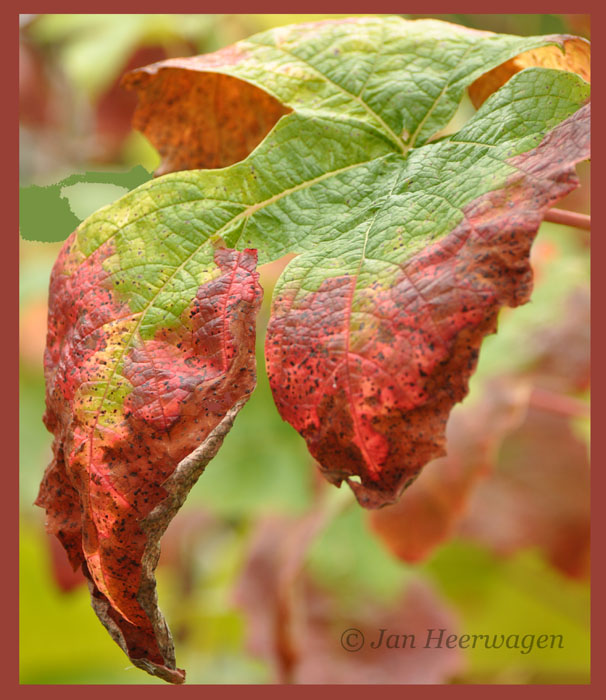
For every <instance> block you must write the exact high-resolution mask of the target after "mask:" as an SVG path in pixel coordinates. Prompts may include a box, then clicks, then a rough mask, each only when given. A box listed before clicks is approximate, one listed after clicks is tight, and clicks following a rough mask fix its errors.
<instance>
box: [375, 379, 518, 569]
mask: <svg viewBox="0 0 606 700" xmlns="http://www.w3.org/2000/svg"><path fill="white" fill-rule="evenodd" d="M528 394H529V387H528V383H527V382H518V383H516V382H513V381H511V379H510V380H509V381H507V382H502V383H497V382H494V383H493V384H492V385H491V386H490V387H489V388H488V390H487V395H486V396H485V398H484V400H483V401H480V402H475V403H472V404H468V405H465V406H462V407H461V408H460V409H458V410H456V411H454V412H453V415H452V416H451V418H450V420H449V422H448V428H447V439H448V445H449V449H448V455H447V456H446V457H442V458H441V459H437V460H434V461H433V462H430V464H428V465H427V467H426V468H425V469H424V470H423V471H422V472H421V474H420V475H419V477H418V479H417V480H416V481H415V483H414V485H413V486H411V487H410V488H409V489H408V490H407V491H405V492H404V494H403V495H402V497H401V498H400V500H399V502H398V503H396V504H395V505H393V506H387V507H385V508H382V509H380V510H377V511H373V512H372V513H371V514H370V516H369V520H370V525H371V527H372V529H373V530H374V532H376V533H377V534H378V535H379V537H380V538H381V539H382V541H383V542H384V544H385V545H386V546H387V547H388V548H389V549H390V550H391V551H392V552H393V553H394V554H395V555H396V556H397V557H399V558H400V559H403V560H404V561H406V562H410V563H413V562H417V561H420V560H423V559H425V558H426V557H428V556H429V555H430V554H432V553H433V551H434V549H435V547H437V546H438V545H440V544H441V543H442V542H444V541H445V540H446V539H448V538H449V537H450V536H451V535H452V533H453V532H454V530H455V528H456V526H457V524H458V522H459V520H460V519H461V517H462V516H463V514H464V513H465V510H466V508H467V504H468V501H469V499H470V497H471V494H472V493H473V490H474V489H475V488H476V486H477V484H478V482H479V481H480V480H481V479H482V478H483V477H486V476H487V474H488V473H489V472H490V470H491V468H492V466H493V464H494V460H495V457H496V452H497V450H498V448H499V446H500V443H501V441H502V439H503V437H504V436H505V434H506V433H507V432H508V431H509V430H511V429H512V428H513V427H514V426H515V425H517V424H518V423H519V422H520V421H521V420H522V419H523V416H524V411H525V409H526V407H527V402H528Z"/></svg>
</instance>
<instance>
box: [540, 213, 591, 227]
mask: <svg viewBox="0 0 606 700" xmlns="http://www.w3.org/2000/svg"><path fill="white" fill-rule="evenodd" d="M543 221H551V223H553V224H563V225H564V226H574V227H575V228H582V229H583V230H584V231H589V230H590V229H591V217H590V216H588V215H587V214H579V213H578V212H576V211H568V210H567V209H548V210H547V213H546V214H545V216H544V217H543Z"/></svg>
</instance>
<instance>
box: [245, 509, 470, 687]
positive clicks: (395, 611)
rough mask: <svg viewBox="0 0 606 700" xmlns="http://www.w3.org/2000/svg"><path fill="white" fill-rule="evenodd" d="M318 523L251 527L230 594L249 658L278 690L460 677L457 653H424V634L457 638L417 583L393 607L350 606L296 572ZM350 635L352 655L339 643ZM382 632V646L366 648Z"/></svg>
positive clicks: (448, 615) (425, 587) (443, 611)
mask: <svg viewBox="0 0 606 700" xmlns="http://www.w3.org/2000/svg"><path fill="white" fill-rule="evenodd" d="M320 520H321V518H320V519H319V517H318V514H317V513H311V514H310V515H309V516H307V517H306V518H302V519H301V520H298V521H292V520H285V519H278V518H274V519H268V520H266V521H265V522H263V523H261V525H260V526H259V528H258V530H257V532H256V534H255V537H254V539H253V543H252V546H251V551H250V556H249V560H248V562H247V564H246V566H245V568H244V570H243V575H242V578H241V581H240V585H239V587H238V589H237V599H238V602H239V604H240V605H241V606H242V607H243V609H244V610H245V612H246V614H247V617H248V644H249V647H250V649H251V651H252V652H253V653H254V654H255V655H257V656H260V657H262V658H264V659H266V660H267V661H268V662H269V663H270V664H271V665H272V667H273V668H274V669H275V672H276V675H277V677H278V679H279V680H280V682H291V683H318V684H324V683H339V684H341V683H342V684H375V683H407V684H415V683H423V684H425V683H443V682H445V681H447V680H449V679H450V678H452V676H453V675H454V674H455V673H458V672H460V671H461V669H462V665H463V657H462V654H461V651H460V650H459V649H448V648H446V647H445V646H444V645H443V646H442V648H433V647H428V648H425V647H424V645H425V641H426V639H427V634H428V629H432V628H433V629H435V630H436V634H439V632H437V630H439V629H441V628H444V629H446V630H447V631H448V632H447V634H450V633H451V632H456V630H457V620H456V619H455V617H454V615H453V613H452V612H451V610H450V609H449V608H448V606H447V605H446V604H445V602H444V601H443V600H442V599H441V598H440V597H439V596H438V594H437V593H436V592H434V590H433V589H432V588H431V586H430V585H429V584H428V583H427V582H426V581H425V580H422V579H415V580H411V581H410V582H409V583H408V584H407V586H406V589H405V590H404V591H403V592H402V595H401V596H400V597H399V598H398V599H397V600H396V601H394V602H393V603H390V604H378V603H376V602H373V601H367V600H360V601H359V602H357V603H356V605H355V606H351V605H345V604H344V601H343V600H342V598H341V596H339V595H338V594H337V593H335V592H329V591H327V590H323V589H321V588H320V587H319V586H318V585H317V584H316V583H314V582H313V581H312V580H311V579H310V577H309V576H308V575H307V574H306V573H305V572H304V571H303V572H301V571H300V569H301V567H302V566H303V563H304V556H305V551H306V547H307V545H308V544H309V538H310V536H311V535H313V533H314V531H315V528H316V527H317V526H318V525H319V524H320ZM351 628H355V629H356V630H358V631H360V632H362V634H363V635H364V636H365V643H364V645H363V648H362V649H360V650H357V651H355V652H351V651H348V650H347V649H346V648H344V646H343V645H342V642H341V639H342V635H343V634H344V633H345V632H346V630H348V629H351ZM382 628H383V629H385V630H386V633H385V634H384V641H383V643H382V644H381V645H380V647H378V648H373V647H372V646H371V642H375V641H378V639H379V637H380V630H381V629H382ZM389 634H408V635H411V636H412V635H414V637H415V639H414V643H415V646H414V648H412V647H407V648H402V647H400V648H397V647H394V646H393V644H392V646H391V647H388V646H387V643H386V642H385V639H386V637H387V636H389ZM410 640H411V637H409V640H408V644H410V643H411V642H410ZM393 641H394V640H393V639H392V642H393Z"/></svg>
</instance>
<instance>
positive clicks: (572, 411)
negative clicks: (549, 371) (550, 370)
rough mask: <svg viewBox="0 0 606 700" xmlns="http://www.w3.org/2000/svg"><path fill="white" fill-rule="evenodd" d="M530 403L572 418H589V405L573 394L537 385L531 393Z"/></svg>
mask: <svg viewBox="0 0 606 700" xmlns="http://www.w3.org/2000/svg"><path fill="white" fill-rule="evenodd" d="M530 404H531V405H532V406H534V407H535V408H541V409H543V410H544V411H551V412H552V413H559V414H560V415H562V416H569V417H570V418H588V417H589V406H588V405H587V403H586V402H585V401H581V400H580V399H577V398H575V397H573V396H566V395H565V394H558V393H555V392H553V391H549V390H548V389H541V388H539V387H535V388H534V389H533V390H532V393H531V395H530Z"/></svg>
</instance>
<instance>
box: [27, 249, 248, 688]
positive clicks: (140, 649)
mask: <svg viewBox="0 0 606 700" xmlns="http://www.w3.org/2000/svg"><path fill="white" fill-rule="evenodd" d="M111 253H112V246H105V247H103V248H99V249H98V250H97V251H96V252H95V253H93V254H92V255H91V256H90V257H88V258H83V256H82V255H81V254H80V255H79V254H78V248H77V236H72V237H71V238H70V239H69V240H68V241H67V242H66V244H65V246H64V248H63V251H62V253H61V255H60V257H59V259H58V261H57V263H56V265H55V268H54V270H53V275H52V280H51V289H50V313H49V331H48V343H47V350H46V355H45V372H46V381H47V411H46V414H45V423H46V425H47V427H48V428H49V430H51V431H52V432H53V434H54V435H55V441H54V444H53V450H54V460H53V461H52V463H51V464H50V466H49V467H48V469H47V471H46V473H45V475H44V479H43V482H42V485H41V488H40V495H39V497H38V500H37V504H38V505H40V506H42V507H44V508H46V512H47V518H48V520H47V528H48V530H49V531H50V532H52V533H54V534H55V535H57V537H59V539H60V540H61V542H62V543H63V546H64V547H65V548H66V550H67V552H68V555H69V558H70V561H71V563H72V565H73V566H74V568H76V567H81V569H82V571H83V573H84V574H85V576H86V577H87V579H88V581H89V587H90V590H91V595H92V600H93V607H94V608H95V611H96V612H97V614H98V616H99V617H100V619H101V621H102V622H103V624H104V625H105V626H106V627H107V629H108V630H109V632H110V634H111V635H112V636H113V637H114V639H115V640H116V641H117V642H118V644H120V646H121V647H122V648H123V649H124V651H125V652H126V653H127V654H128V655H129V657H130V658H131V660H132V662H133V663H134V664H135V665H137V666H139V667H141V668H143V669H145V670H147V671H148V672H150V673H153V674H155V675H158V676H160V677H161V678H164V679H165V680H168V681H171V682H174V683H180V682H183V680H184V672H183V671H181V670H180V669H178V668H176V666H175V658H174V650H173V645H172V640H171V637H170V634H169V632H168V629H167V627H166V623H165V622H164V618H163V617H162V614H161V613H160V611H159V609H158V607H157V600H156V591H155V580H154V576H153V572H154V569H155V566H156V563H157V559H158V555H159V540H160V536H161V535H162V533H163V531H164V529H165V528H166V526H167V525H168V523H169V521H170V519H171V518H172V516H173V515H174V514H175V512H176V511H177V510H178V509H179V507H180V506H181V504H182V503H183V501H184V499H185V497H186V495H187V493H188V491H189V490H190V488H191V487H192V485H193V484H194V483H195V481H196V480H197V478H198V476H199V475H200V474H201V472H202V471H203V469H204V467H205V466H206V464H207V463H208V461H209V460H210V459H211V458H212V457H213V456H214V454H215V453H216V451H217V449H218V448H219V446H220V444H221V442H222V439H223V436H224V435H225V433H226V432H227V431H228V430H229V428H230V427H231V424H232V422H233V419H234V417H235V415H236V413H237V412H238V410H239V409H240V407H241V406H242V405H243V404H244V403H245V402H246V400H247V399H248V396H249V394H250V392H251V391H252V389H253V388H254V382H255V355H254V337H255V334H254V323H255V315H256V312H257V310H258V306H259V303H260V299H261V289H260V287H259V284H258V274H257V272H256V271H255V264H256V253H255V252H254V251H249V250H245V251H242V252H238V251H233V250H227V249H218V250H217V251H216V252H215V261H216V264H217V266H218V271H219V275H218V276H215V277H211V279H209V280H208V281H207V282H205V283H204V284H201V285H200V287H199V288H198V291H197V294H196V295H195V297H194V298H193V299H192V300H191V301H190V303H189V305H188V306H187V307H186V309H185V310H184V311H183V312H182V314H181V323H180V325H179V326H178V327H177V328H159V329H158V330H157V331H156V332H155V334H154V335H153V337H151V338H148V339H144V338H143V337H142V334H141V331H140V327H141V323H140V320H141V318H142V317H141V315H140V314H133V313H131V312H130V310H129V308H128V306H127V305H126V304H125V302H124V300H123V299H122V298H121V296H120V293H119V292H117V291H115V290H113V289H111V288H110V287H109V286H108V285H107V283H106V279H107V272H106V270H105V269H104V267H103V262H104V260H106V259H107V258H108V256H109V255H111ZM124 324H126V325H127V327H128V329H129V333H130V334H129V336H128V339H129V340H128V342H124V341H122V343H121V344H118V343H117V342H116V333H117V331H118V330H119V329H121V328H122V327H123V325H124ZM117 337H118V340H120V339H122V338H123V336H120V335H118V336H117ZM104 373H108V374H109V375H110V376H104ZM100 385H101V386H103V387H104V392H103V393H102V394H101V395H100V394H99V389H98V387H99V386H100ZM125 387H128V391H126V390H124V388H125ZM120 389H122V394H120V393H119V391H120ZM118 398H121V399H122V400H121V401H119V400H118Z"/></svg>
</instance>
